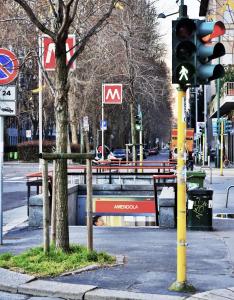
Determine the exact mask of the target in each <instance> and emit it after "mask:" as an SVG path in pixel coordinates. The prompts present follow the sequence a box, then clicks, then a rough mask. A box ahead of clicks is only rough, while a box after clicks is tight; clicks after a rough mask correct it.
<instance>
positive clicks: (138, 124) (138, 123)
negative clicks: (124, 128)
mask: <svg viewBox="0 0 234 300" xmlns="http://www.w3.org/2000/svg"><path fill="white" fill-rule="evenodd" d="M135 127H136V130H138V131H139V130H141V128H142V118H141V115H136V116H135Z"/></svg>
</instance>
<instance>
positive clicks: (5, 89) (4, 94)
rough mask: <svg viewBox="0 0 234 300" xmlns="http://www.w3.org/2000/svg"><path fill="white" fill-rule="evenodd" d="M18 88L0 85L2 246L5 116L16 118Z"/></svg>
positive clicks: (0, 230)
mask: <svg viewBox="0 0 234 300" xmlns="http://www.w3.org/2000/svg"><path fill="white" fill-rule="evenodd" d="M15 111H16V87H15V86H7V85H0V245H2V239H3V211H2V195H3V170H2V169H3V157H4V116H15Z"/></svg>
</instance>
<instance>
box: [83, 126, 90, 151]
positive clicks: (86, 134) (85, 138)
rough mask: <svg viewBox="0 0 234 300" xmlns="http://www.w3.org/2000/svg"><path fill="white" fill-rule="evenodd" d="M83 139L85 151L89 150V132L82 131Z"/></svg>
mask: <svg viewBox="0 0 234 300" xmlns="http://www.w3.org/2000/svg"><path fill="white" fill-rule="evenodd" d="M84 140H85V149H86V153H89V152H90V145H89V132H88V131H84Z"/></svg>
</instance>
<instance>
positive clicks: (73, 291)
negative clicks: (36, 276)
mask: <svg viewBox="0 0 234 300" xmlns="http://www.w3.org/2000/svg"><path fill="white" fill-rule="evenodd" d="M95 288H96V286H93V285H81V284H68V283H58V282H53V281H46V280H37V281H33V282H30V283H26V284H23V285H21V286H20V287H19V288H18V291H19V293H22V294H29V295H34V296H49V297H62V298H65V299H74V300H76V299H81V300H82V299H83V296H84V294H85V293H87V292H88V291H91V290H93V289H95Z"/></svg>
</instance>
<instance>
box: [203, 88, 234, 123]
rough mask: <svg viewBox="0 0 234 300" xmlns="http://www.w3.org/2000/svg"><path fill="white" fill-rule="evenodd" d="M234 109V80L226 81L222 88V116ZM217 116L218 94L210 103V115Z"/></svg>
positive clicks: (211, 116)
mask: <svg viewBox="0 0 234 300" xmlns="http://www.w3.org/2000/svg"><path fill="white" fill-rule="evenodd" d="M231 110H234V82H226V83H225V84H224V86H223V88H222V90H221V96H220V116H223V115H226V114H228V113H229V112H230V111H231ZM216 116H217V95H216V96H215V97H214V99H213V100H212V101H211V102H210V103H209V117H210V118H215V117H216Z"/></svg>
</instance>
